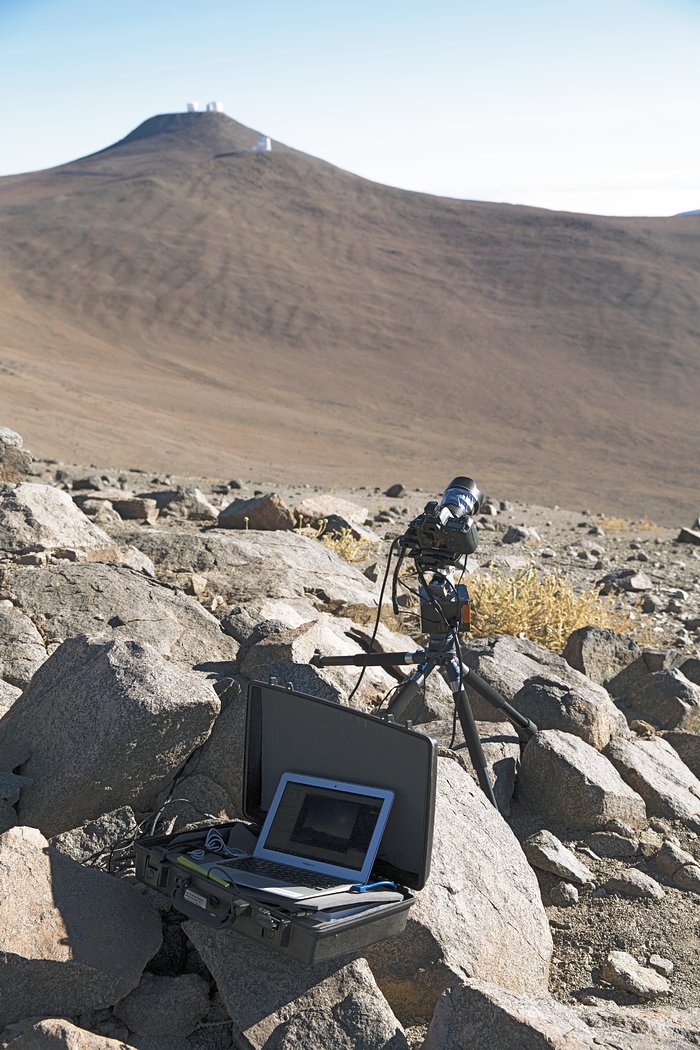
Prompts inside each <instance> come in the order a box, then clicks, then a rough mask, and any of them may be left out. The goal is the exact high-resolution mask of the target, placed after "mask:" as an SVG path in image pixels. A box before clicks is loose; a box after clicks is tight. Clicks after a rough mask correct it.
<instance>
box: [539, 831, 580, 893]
mask: <svg viewBox="0 0 700 1050" xmlns="http://www.w3.org/2000/svg"><path fill="white" fill-rule="evenodd" d="M522 847H523V853H524V854H525V856H526V857H527V859H528V861H529V862H530V864H532V866H533V868H539V869H540V870H541V871H549V872H551V873H552V874H553V875H558V876H559V878H561V879H566V880H567V881H569V882H575V883H577V884H578V885H579V886H590V885H593V883H594V882H595V876H594V875H593V872H592V871H591V869H590V868H587V867H586V865H585V864H582V863H581V861H580V860H579V859H578V857H577V856H576V854H575V853H572V852H571V850H570V849H567V847H566V846H565V845H564V843H563V842H561V841H560V839H558V838H557V837H556V835H553V834H552V832H551V831H546V830H543V831H538V832H537V833H536V834H535V835H530V837H529V838H527V839H525V841H524V842H523V843H522Z"/></svg>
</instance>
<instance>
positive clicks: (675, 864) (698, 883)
mask: <svg viewBox="0 0 700 1050" xmlns="http://www.w3.org/2000/svg"><path fill="white" fill-rule="evenodd" d="M654 863H655V865H656V867H657V869H658V870H659V871H660V872H661V873H662V874H663V875H667V876H668V878H669V879H670V880H671V882H673V884H674V885H675V886H678V887H679V888H680V889H683V890H690V891H691V892H693V893H700V863H699V862H698V861H696V860H695V858H694V857H693V855H692V853H688V852H687V851H686V850H684V849H681V848H680V846H677V845H676V844H675V843H673V842H670V841H668V840H667V841H666V842H664V844H663V845H662V847H661V849H660V850H659V852H658V853H657V854H656V857H655V858H654Z"/></svg>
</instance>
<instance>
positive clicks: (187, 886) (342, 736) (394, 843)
mask: <svg viewBox="0 0 700 1050" xmlns="http://www.w3.org/2000/svg"><path fill="white" fill-rule="evenodd" d="M436 755H437V748H436V744H435V741H434V740H432V739H431V738H430V737H428V736H426V735H425V734H423V733H420V732H418V731H416V730H414V729H411V728H407V727H406V726H402V725H398V724H396V723H394V722H392V721H388V720H386V719H385V718H381V717H378V716H375V715H370V714H367V713H365V712H363V711H356V710H354V709H353V708H350V707H345V706H343V705H341V704H336V703H331V702H329V701H327V700H321V699H319V698H318V697H313V696H307V695H305V694H303V693H296V692H292V691H291V690H289V689H282V688H280V687H278V686H276V685H265V684H263V683H260V682H253V683H251V685H250V686H249V689H248V709H247V718H246V749H245V763H244V773H243V815H244V817H245V818H246V820H247V821H249V822H250V824H249V825H245V824H243V823H242V822H241V823H240V824H235V823H234V824H226V825H218V828H219V830H220V831H221V832H222V833H223V834H224V836H226V835H228V834H229V833H232V834H234V836H236V835H240V836H241V841H242V842H245V838H246V836H248V841H250V838H249V836H250V833H251V832H252V833H253V834H256V833H257V832H258V831H259V829H260V826H261V825H262V823H263V822H264V819H265V816H266V813H267V809H268V807H269V805H270V802H271V800H272V796H273V794H274V791H275V788H276V786H277V783H278V781H279V778H280V777H281V775H282V774H283V773H285V772H288V771H289V772H295V773H306V774H309V775H311V776H324V777H329V778H333V779H336V780H347V781H350V782H353V783H359V784H362V783H364V784H371V785H373V786H375V787H385V788H391V790H392V791H393V792H394V803H393V805H392V809H391V813H390V816H389V821H388V823H387V826H386V828H385V830H384V835H383V837H382V842H381V846H380V849H379V853H378V855H377V860H376V862H375V866H374V871H373V877H374V878H378V879H379V878H381V879H389V880H391V881H392V882H395V883H397V885H398V886H399V887H400V889H401V892H402V893H403V899H402V900H400V901H396V902H392V903H389V904H380V905H377V906H376V907H374V908H371V909H368V910H367V911H364V912H361V913H359V914H355V915H349V916H347V917H343V918H336V919H333V920H331V921H328V920H326V919H324V918H323V913H322V912H319V913H316V914H312V915H308V914H307V915H293V914H290V913H289V912H287V911H285V910H284V909H282V908H280V906H279V903H278V902H277V903H273V902H271V901H270V899H269V898H268V900H267V901H266V900H265V898H264V895H261V894H253V893H251V892H250V891H248V892H246V893H242V892H241V891H239V890H235V889H233V888H226V887H222V886H219V885H217V884H215V883H212V882H211V881H210V880H209V879H206V878H205V877H203V876H199V875H198V874H197V873H195V872H189V871H187V870H185V869H183V868H182V867H180V866H179V865H178V864H176V863H175V862H174V861H173V860H171V859H169V858H168V856H167V854H168V853H169V852H170V851H173V850H178V849H182V850H183V851H186V852H189V851H190V850H192V849H195V848H197V846H202V845H203V843H204V838H205V835H206V833H207V831H208V830H209V829H208V828H206V827H205V828H202V829H200V830H198V831H189V832H183V833H180V834H175V835H169V836H168V835H166V836H156V837H148V838H142V839H140V840H139V841H138V842H137V843H136V847H135V851H136V875H137V878H139V879H140V880H141V881H142V882H144V883H146V884H147V885H149V886H152V887H154V888H155V889H158V890H160V891H161V892H162V893H165V894H166V895H168V896H169V897H170V898H171V900H172V902H173V904H174V906H175V907H176V908H177V909H178V910H179V911H181V912H182V913H183V914H185V915H187V916H189V917H190V918H192V919H196V920H197V921H199V922H202V923H204V924H206V925H208V926H213V927H218V928H220V929H225V928H227V929H230V930H233V931H235V932H236V933H240V934H242V935H243V936H245V937H250V938H253V939H255V940H259V941H262V942H263V943H266V944H268V945H269V946H270V947H271V948H273V949H275V950H276V951H278V952H280V953H282V954H284V955H287V956H289V957H291V958H293V959H296V960H297V961H299V962H302V963H306V964H308V965H312V964H314V963H321V962H325V961H327V960H329V959H333V958H336V957H338V956H341V955H345V954H348V953H351V952H354V951H356V950H357V949H360V948H363V947H365V946H366V945H368V944H373V943H374V942H375V941H379V940H384V939H385V938H386V937H392V936H394V935H395V934H398V933H401V931H402V930H403V929H404V927H405V925H406V922H407V919H408V911H409V908H410V907H411V905H412V904H413V902H414V896H413V894H412V893H411V890H412V889H420V888H421V887H422V886H424V885H425V882H426V880H427V878H428V874H429V871H430V855H431V851H432V837H433V817H434V811H435V783H436V769H437V757H436ZM358 902H359V895H358Z"/></svg>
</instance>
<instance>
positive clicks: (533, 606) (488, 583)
mask: <svg viewBox="0 0 700 1050" xmlns="http://www.w3.org/2000/svg"><path fill="white" fill-rule="evenodd" d="M469 592H470V595H471V599H472V606H473V612H472V631H471V633H472V635H474V636H477V637H485V636H487V635H490V634H512V635H515V636H517V635H523V636H524V637H525V638H529V639H530V640H531V641H533V642H536V643H537V645H541V646H543V647H544V648H545V649H554V650H561V649H563V647H564V646H565V645H566V641H567V639H568V637H569V635H570V634H571V632H572V631H575V630H576V629H577V628H578V627H603V628H608V629H609V630H613V631H618V632H620V633H622V634H625V633H630V632H631V631H634V629H635V627H636V626H637V625H636V624H635V623H634V621H633V620H632V619H631V618H630V616H629V614H628V613H625V612H623V611H621V610H619V609H616V608H615V607H614V601H613V599H612V598H608V597H601V595H599V594H598V592H597V591H595V590H590V591H575V590H574V588H573V585H572V583H571V581H570V580H569V579H567V578H566V576H560V575H555V574H553V575H545V576H541V577H540V575H539V574H538V572H537V569H535V567H534V566H532V567H530V568H529V569H526V570H524V571H523V572H521V573H518V575H516V576H511V577H505V576H501V575H493V576H489V577H486V576H481V577H476V578H474V579H472V581H471V582H470V584H469Z"/></svg>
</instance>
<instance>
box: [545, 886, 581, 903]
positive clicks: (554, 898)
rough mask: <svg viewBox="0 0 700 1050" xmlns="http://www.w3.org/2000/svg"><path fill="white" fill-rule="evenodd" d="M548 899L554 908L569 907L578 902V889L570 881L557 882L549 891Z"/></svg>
mask: <svg viewBox="0 0 700 1050" xmlns="http://www.w3.org/2000/svg"><path fill="white" fill-rule="evenodd" d="M549 899H550V901H551V902H552V904H553V905H554V906H555V907H556V908H570V907H572V905H574V904H578V890H577V889H576V887H575V886H573V885H572V884H571V883H570V882H557V883H556V884H555V885H554V886H552V888H551V890H550V891H549Z"/></svg>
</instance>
